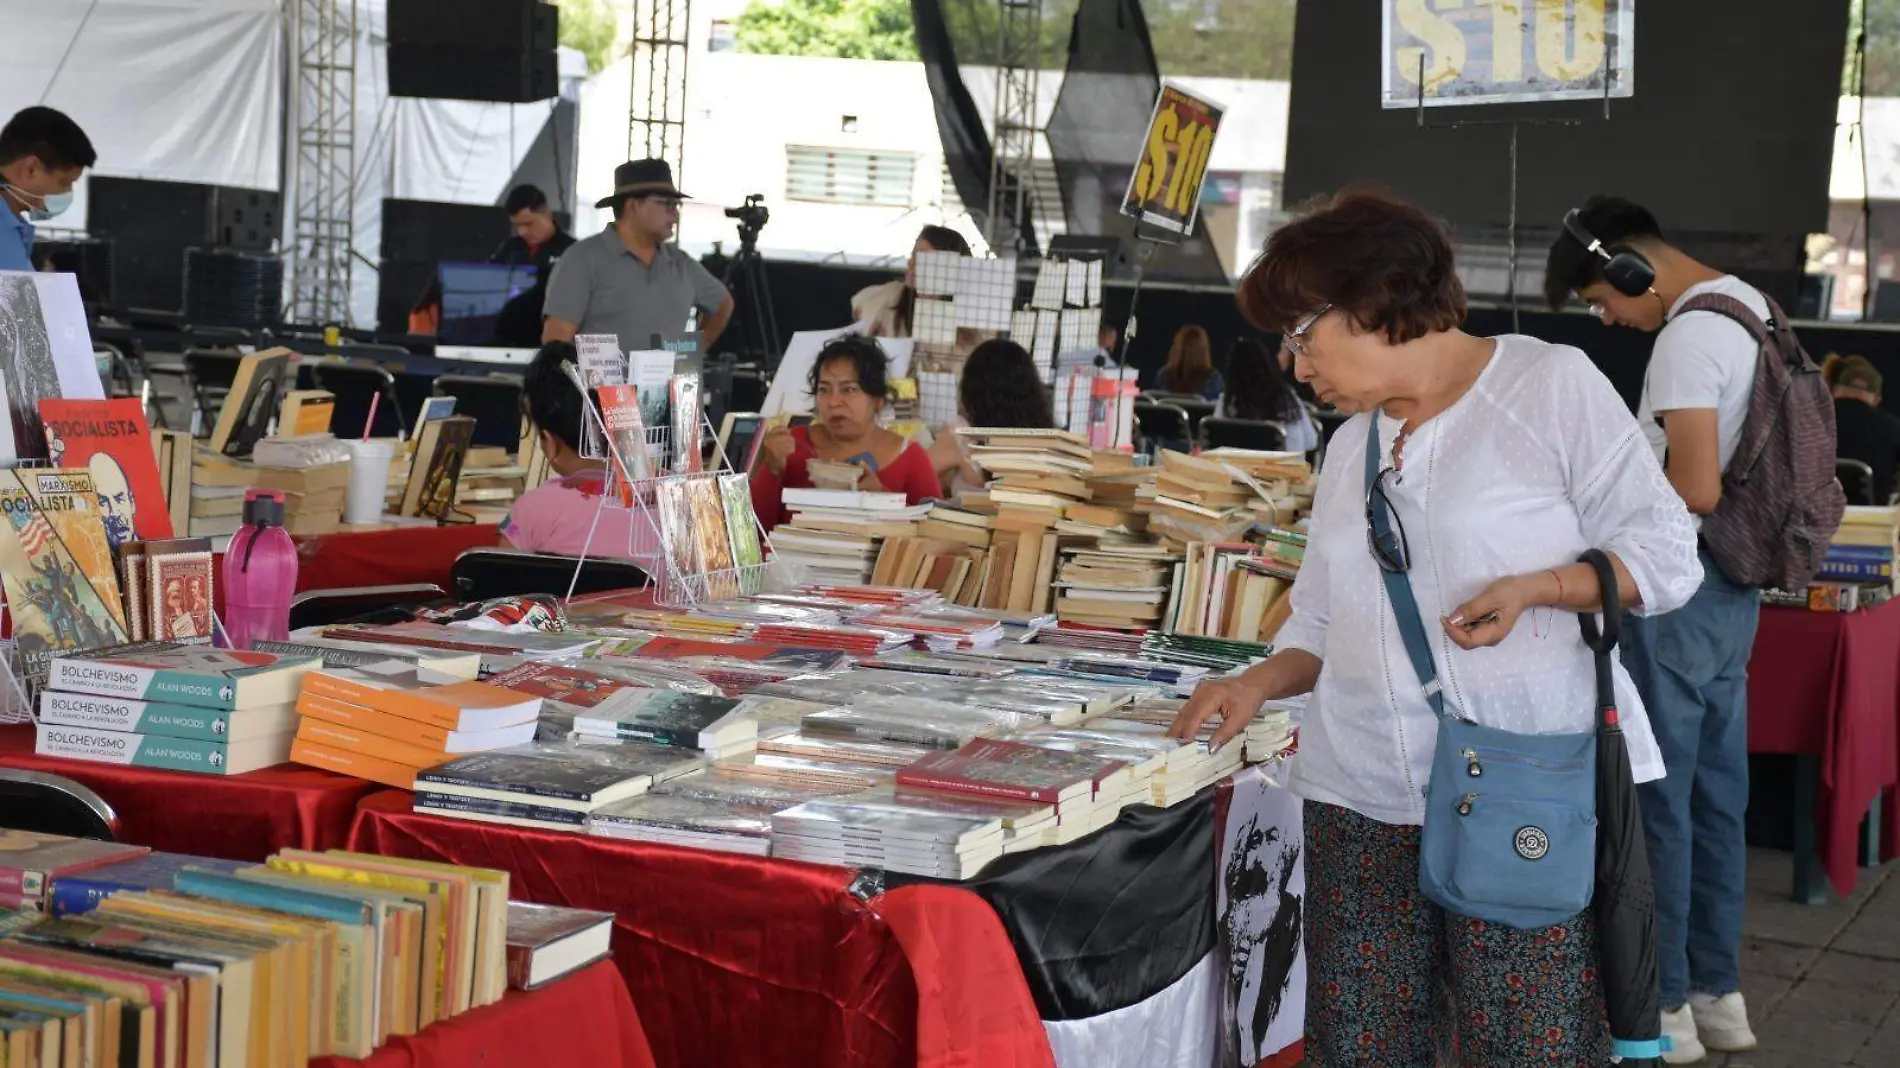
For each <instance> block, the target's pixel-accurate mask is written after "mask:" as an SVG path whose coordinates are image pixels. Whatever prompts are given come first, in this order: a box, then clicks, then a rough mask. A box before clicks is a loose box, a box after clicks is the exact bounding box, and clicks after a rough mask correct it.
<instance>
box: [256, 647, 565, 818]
mask: <svg viewBox="0 0 1900 1068" xmlns="http://www.w3.org/2000/svg"><path fill="white" fill-rule="evenodd" d="M297 712H298V714H299V715H300V716H301V717H302V719H301V721H300V722H299V723H298V725H297V738H296V742H295V744H294V745H292V746H291V750H290V757H291V759H292V760H295V761H296V762H297V763H299V764H307V765H309V766H311V767H314V768H323V769H324V770H326V771H334V772H337V773H339V774H343V775H352V776H355V777H356V778H359V779H367V780H369V781H370V782H379V783H382V784H384V785H386V786H394V787H397V788H399V789H404V790H407V789H409V788H411V787H413V786H414V785H415V781H416V773H417V772H419V771H421V770H423V769H424V768H432V767H434V766H436V765H437V764H442V763H445V762H447V761H450V760H453V759H455V758H456V757H457V756H458V755H460V754H464V753H479V752H484V751H487V750H490V749H501V748H505V747H507V746H512V745H520V744H521V743H523V742H528V741H532V740H533V739H534V736H535V731H536V727H537V722H536V721H537V717H539V715H540V713H541V698H539V697H531V696H529V695H527V694H522V693H517V692H515V691H513V690H507V689H503V688H501V687H499V686H493V685H490V684H488V683H484V682H450V683H439V682H434V681H431V680H430V678H429V677H427V676H426V675H425V673H424V672H423V671H422V670H420V669H418V668H417V667H416V666H414V665H412V664H408V663H404V662H401V661H385V662H383V663H380V664H371V665H368V666H365V667H357V668H341V667H339V668H329V667H326V668H323V669H321V670H317V671H312V672H310V673H309V674H307V675H305V676H304V677H303V686H302V692H301V693H300V694H299V695H298V697H297Z"/></svg>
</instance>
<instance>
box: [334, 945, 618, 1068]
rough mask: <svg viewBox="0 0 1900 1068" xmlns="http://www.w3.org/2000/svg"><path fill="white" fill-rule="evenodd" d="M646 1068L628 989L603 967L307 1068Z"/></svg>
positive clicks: (611, 969) (615, 973)
mask: <svg viewBox="0 0 1900 1068" xmlns="http://www.w3.org/2000/svg"><path fill="white" fill-rule="evenodd" d="M357 1065H361V1066H364V1068H474V1066H476V1065H494V1066H496V1068H503V1066H507V1068H513V1066H516V1065H543V1066H545V1068H653V1052H652V1051H651V1050H649V1049H648V1048H647V1040H646V1034H645V1032H643V1031H641V1029H640V1015H639V1013H637V1012H635V1011H634V1009H633V1001H632V999H630V998H629V997H628V996H627V985H626V984H625V983H623V982H621V981H620V973H619V972H618V971H615V970H614V967H613V965H612V964H611V963H609V962H607V961H602V962H600V963H599V964H596V965H594V966H593V967H591V968H583V969H581V970H580V971H578V972H575V973H574V974H573V975H570V976H567V977H565V978H563V979H560V980H558V981H556V982H553V983H549V984H548V985H547V986H544V987H542V988H541V989H539V990H534V991H530V992H528V993H525V994H524V993H510V994H509V995H508V996H507V997H506V998H503V999H502V1001H501V1003H500V1004H497V1005H490V1006H488V1007H487V1008H481V1009H476V1010H474V1011H473V1012H468V1013H464V1014H462V1015H461V1016H457V1017H455V1018H454V1019H452V1020H447V1021H444V1022H442V1023H439V1024H435V1025H434V1026H431V1027H426V1028H424V1029H423V1031H422V1033H421V1034H419V1035H416V1036H414V1037H413V1038H395V1039H391V1040H390V1041H389V1042H388V1043H387V1044H386V1045H384V1046H383V1047H382V1048H381V1049H379V1050H377V1051H376V1052H375V1053H374V1054H373V1055H371V1056H370V1057H368V1058H366V1059H364V1060H360V1061H357V1060H348V1059H345V1058H343V1057H318V1058H316V1059H314V1060H312V1061H311V1062H310V1068H355V1066H357Z"/></svg>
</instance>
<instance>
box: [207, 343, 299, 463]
mask: <svg viewBox="0 0 1900 1068" xmlns="http://www.w3.org/2000/svg"><path fill="white" fill-rule="evenodd" d="M290 356H291V352H290V350H289V349H283V348H278V349H269V350H267V351H264V352H254V353H251V354H250V355H248V356H245V357H244V358H243V359H242V360H240V361H239V362H238V369H237V375H236V377H234V378H232V380H231V392H229V393H227V394H225V397H224V407H222V408H220V409H218V421H217V424H216V425H215V426H214V427H212V430H211V451H212V452H214V453H216V454H217V455H219V456H229V457H234V458H235V457H241V456H249V455H250V454H251V452H252V450H254V449H255V448H257V443H258V442H260V441H262V440H264V438H266V437H268V436H269V435H270V424H271V420H272V419H273V418H275V417H276V415H277V409H278V407H279V402H280V401H281V400H282V399H283V396H284V381H285V379H286V377H288V375H289V372H290Z"/></svg>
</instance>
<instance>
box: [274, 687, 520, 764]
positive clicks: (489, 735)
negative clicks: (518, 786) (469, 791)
mask: <svg viewBox="0 0 1900 1068" xmlns="http://www.w3.org/2000/svg"><path fill="white" fill-rule="evenodd" d="M297 714H298V715H300V716H302V717H304V718H305V719H318V720H324V721H326V722H329V723H334V724H336V725H337V726H339V727H347V728H350V729H352V730H358V731H364V732H367V733H369V734H376V735H381V736H382V737H384V738H388V739H390V740H392V741H396V742H401V743H403V744H404V745H408V746H412V747H415V748H418V749H427V750H429V751H431V752H435V753H441V754H444V755H443V756H442V757H440V758H439V760H438V763H439V762H440V761H441V760H447V759H449V757H452V756H458V755H460V754H462V753H481V752H486V751H488V750H490V749H506V748H507V747H508V746H511V745H522V744H525V743H527V742H532V741H534V731H535V725H536V724H535V721H534V720H527V721H524V722H522V723H516V724H511V725H509V726H506V727H501V728H498V729H496V730H492V731H452V730H449V729H448V728H446V727H438V726H436V725H434V724H432V723H423V722H421V721H419V720H413V719H404V718H403V717H401V716H392V715H390V714H389V713H387V712H378V711H377V710H375V709H373V708H370V707H368V706H366V705H359V704H355V703H353V702H350V701H339V700H337V699H335V698H333V697H322V696H319V695H317V694H310V693H306V694H303V695H301V696H299V697H298V698H297Z"/></svg>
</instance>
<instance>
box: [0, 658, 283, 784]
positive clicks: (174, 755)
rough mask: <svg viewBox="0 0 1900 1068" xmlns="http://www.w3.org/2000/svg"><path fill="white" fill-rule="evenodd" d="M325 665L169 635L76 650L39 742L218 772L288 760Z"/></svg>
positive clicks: (70, 752)
mask: <svg viewBox="0 0 1900 1068" xmlns="http://www.w3.org/2000/svg"><path fill="white" fill-rule="evenodd" d="M316 664H317V662H316V661H315V660H314V659H313V658H311V657H299V656H279V655H276V654H272V653H264V652H231V651H225V650H217V649H211V648H208V647H204V646H185V645H178V644H174V643H165V642H148V643H144V644H139V645H125V646H117V647H112V648H107V649H102V650H98V651H95V652H89V653H72V654H68V655H66V656H62V657H59V658H56V659H55V660H53V662H52V665H51V670H50V671H49V673H48V676H47V686H46V689H45V690H44V691H43V692H42V693H41V694H40V705H39V710H40V717H39V726H38V727H37V728H36V737H35V743H34V745H35V751H36V752H39V753H41V754H44V755H47V756H58V757H66V758H69V759H73V760H88V761H96V762H100V763H108V764H127V765H133V766H136V767H147V768H167V769H171V770H174V771H192V772H199V773H202V774H209V775H238V774H242V773H243V772H247V771H254V770H256V769H258V768H263V767H269V766H271V765H273V764H281V763H283V762H284V761H285V760H287V759H289V757H290V753H291V748H292V738H293V736H294V735H295V733H296V730H297V713H296V707H295V701H296V699H297V691H298V687H299V685H300V683H301V682H302V680H303V679H304V678H305V677H306V676H307V675H308V673H309V672H310V671H311V669H312V668H314V667H315V666H316ZM0 818H4V813H0Z"/></svg>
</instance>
